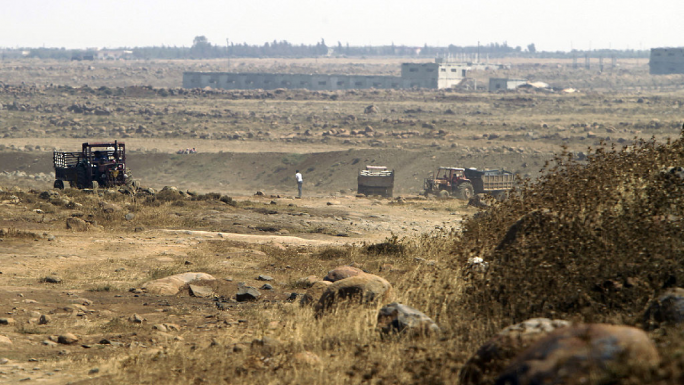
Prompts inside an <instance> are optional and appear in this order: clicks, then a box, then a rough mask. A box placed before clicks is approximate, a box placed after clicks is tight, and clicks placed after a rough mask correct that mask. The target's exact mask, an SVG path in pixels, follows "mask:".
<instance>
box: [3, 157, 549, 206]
mask: <svg viewBox="0 0 684 385" xmlns="http://www.w3.org/2000/svg"><path fill="white" fill-rule="evenodd" d="M547 158H548V156H547V155H544V154H520V153H477V152H475V153H473V152H469V151H463V150H459V149H454V150H451V151H449V150H436V151H430V150H403V149H382V150H376V149H364V150H356V149H350V150H347V151H332V152H319V153H310V154H297V153H282V152H267V153H212V154H201V153H200V154H189V155H178V154H159V153H157V154H141V153H131V154H129V155H128V166H129V168H130V169H131V170H132V173H133V175H134V177H135V178H136V179H139V180H141V182H142V184H143V185H146V186H151V187H156V188H160V187H163V186H166V185H178V186H184V187H186V188H191V189H195V190H197V191H199V192H208V191H220V192H225V193H229V194H253V193H254V192H256V191H257V190H262V191H264V192H266V193H268V194H294V192H295V190H296V184H295V183H294V182H293V180H294V179H293V178H294V174H295V170H300V171H301V172H302V173H303V175H304V180H305V184H304V188H305V192H307V193H311V194H317V195H321V194H325V195H327V194H332V193H336V192H339V191H341V190H345V191H346V192H352V191H356V187H357V186H356V184H357V181H356V176H357V173H358V171H359V169H361V168H363V167H365V166H366V165H382V166H388V167H390V168H393V169H395V170H396V180H395V188H394V191H395V195H398V194H417V193H420V192H421V190H422V188H423V178H425V177H426V176H427V174H428V173H430V172H433V171H434V170H435V169H436V168H437V167H439V166H460V167H478V168H482V167H490V168H501V167H503V168H506V169H508V170H512V171H516V172H519V173H520V174H522V175H525V174H531V175H533V176H535V175H536V173H537V172H538V171H539V169H540V168H541V166H542V165H543V163H544V160H545V159H547ZM5 171H6V172H13V171H23V172H25V173H26V174H28V175H31V174H37V173H46V174H48V173H51V172H53V168H52V153H50V152H3V153H0V173H1V172H5Z"/></svg>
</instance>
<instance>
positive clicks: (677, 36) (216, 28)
mask: <svg viewBox="0 0 684 385" xmlns="http://www.w3.org/2000/svg"><path fill="white" fill-rule="evenodd" d="M683 16H684V0H649V1H645V0H619V1H618V0H560V1H559V0H469V1H462V0H450V1H438V0H393V1H385V0H382V1H375V0H365V1H361V0H336V1H328V0H296V1H295V0H240V1H232V0H222V1H219V0H194V1H190V0H0V47H10V48H15V47H43V46H44V47H65V48H85V47H100V48H102V47H107V48H115V47H136V46H139V47H141V46H153V45H157V46H158V45H168V46H174V45H175V46H190V45H192V40H193V38H194V37H195V36H199V35H204V36H206V37H207V38H208V39H209V41H210V42H211V43H212V44H218V45H225V44H226V39H230V41H231V42H234V43H245V42H246V43H249V44H263V43H265V42H271V41H273V40H287V41H289V42H290V43H293V44H301V43H305V44H313V43H316V42H318V41H320V40H321V38H323V39H325V42H326V44H327V45H329V46H330V45H336V44H337V42H338V41H339V42H342V44H346V43H349V44H350V45H384V44H391V43H394V44H396V45H409V46H422V45H424V44H426V43H427V44H428V45H439V46H446V45H449V44H455V45H475V44H477V42H478V41H480V43H481V44H483V45H486V44H489V43H502V42H504V41H506V42H508V45H510V46H522V47H523V48H525V47H526V46H527V45H528V44H530V43H535V45H536V47H537V49H538V50H544V51H555V50H562V51H569V50H570V49H571V48H575V49H582V50H585V49H589V48H591V49H600V48H614V49H625V48H630V49H639V48H643V49H647V48H651V47H661V46H677V47H679V46H684V17H683Z"/></svg>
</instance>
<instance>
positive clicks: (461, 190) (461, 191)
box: [456, 182, 475, 201]
mask: <svg viewBox="0 0 684 385" xmlns="http://www.w3.org/2000/svg"><path fill="white" fill-rule="evenodd" d="M474 195H475V190H474V189H473V185H472V184H470V183H468V182H465V183H461V184H459V185H458V187H456V198H458V199H460V200H464V201H468V200H470V198H472V197H473V196H474Z"/></svg>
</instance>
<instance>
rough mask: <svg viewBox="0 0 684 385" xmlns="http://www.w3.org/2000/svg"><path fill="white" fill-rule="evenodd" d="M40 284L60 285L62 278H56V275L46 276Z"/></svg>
mask: <svg viewBox="0 0 684 385" xmlns="http://www.w3.org/2000/svg"><path fill="white" fill-rule="evenodd" d="M41 282H45V283H62V278H60V277H58V276H56V275H48V276H47V277H44V278H43V279H41Z"/></svg>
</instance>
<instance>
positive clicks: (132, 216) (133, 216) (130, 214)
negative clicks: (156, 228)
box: [124, 213, 135, 221]
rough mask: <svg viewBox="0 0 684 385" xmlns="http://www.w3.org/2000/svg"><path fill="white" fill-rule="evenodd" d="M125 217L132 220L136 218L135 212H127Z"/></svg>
mask: <svg viewBox="0 0 684 385" xmlns="http://www.w3.org/2000/svg"><path fill="white" fill-rule="evenodd" d="M124 219H126V220H127V221H132V220H134V219H135V214H133V213H128V214H126V215H125V216H124Z"/></svg>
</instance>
